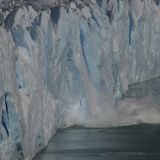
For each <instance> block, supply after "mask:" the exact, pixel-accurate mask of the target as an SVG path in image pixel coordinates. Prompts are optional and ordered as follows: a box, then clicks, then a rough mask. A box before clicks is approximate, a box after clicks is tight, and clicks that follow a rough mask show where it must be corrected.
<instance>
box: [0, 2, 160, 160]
mask: <svg viewBox="0 0 160 160" xmlns="http://www.w3.org/2000/svg"><path fill="white" fill-rule="evenodd" d="M159 4H160V2H159V0H97V1H94V0H92V1H89V0H86V1H78V0H77V1H76V0H74V1H52V0H51V1H40V0H39V1H27V0H26V1H18V0H17V1H9V0H8V1H3V0H1V1H0V8H1V9H2V10H1V12H0V25H1V26H0V119H1V126H0V159H1V160H23V159H25V160H31V159H32V157H33V156H34V155H35V153H37V152H38V151H39V150H40V149H42V148H43V147H44V146H45V145H46V144H47V142H48V139H49V138H50V137H51V136H52V135H53V134H54V133H55V132H56V129H57V128H59V127H64V126H69V125H72V124H77V125H79V124H81V125H90V126H91V124H93V125H94V126H96V124H97V125H98V126H101V125H103V126H104V125H105V126H107V125H112V124H114V125H118V124H121V123H122V124H124V123H135V122H137V121H143V122H156V123H157V122H160V118H159V108H158V107H157V105H153V103H151V102H150V101H149V102H148V100H147V105H145V106H144V105H143V104H142V102H145V101H146V100H144V99H143V100H142V101H139V100H138V102H137V101H136V102H135V101H131V102H130V101H128V100H126V101H125V100H123V101H122V100H120V99H121V97H123V95H125V93H126V91H127V89H128V85H129V84H134V83H137V82H141V81H145V80H148V79H152V78H153V77H158V76H160V63H159V61H160V46H159V44H160V16H159V15H160V6H159ZM48 7H50V8H48ZM147 84H148V83H147ZM149 84H150V83H149ZM156 84H157V85H159V83H158V81H156ZM142 86H143V85H142ZM146 86H147V85H146ZM130 88H131V89H133V87H130ZM130 88H129V89H130ZM142 88H143V87H142ZM151 88H152V87H151ZM130 103H132V105H130ZM144 104H146V103H144ZM155 113H156V114H155ZM152 115H154V119H152V117H153V116H152ZM99 119H100V121H99ZM105 120H106V121H105ZM92 122H93V123H92Z"/></svg>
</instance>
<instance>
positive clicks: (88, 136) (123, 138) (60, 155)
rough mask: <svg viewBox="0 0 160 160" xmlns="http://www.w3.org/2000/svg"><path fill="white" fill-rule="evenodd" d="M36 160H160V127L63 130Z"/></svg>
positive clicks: (144, 125) (138, 126) (142, 126)
mask: <svg viewBox="0 0 160 160" xmlns="http://www.w3.org/2000/svg"><path fill="white" fill-rule="evenodd" d="M34 160H160V125H147V124H141V125H135V126H128V127H117V128H105V129H86V128H74V127H73V128H68V129H61V130H59V131H58V132H57V134H56V135H55V136H54V137H53V138H52V139H51V140H50V143H49V145H48V146H47V147H46V148H45V149H44V150H43V151H41V152H40V153H39V154H38V155H37V157H36V158H35V159H34Z"/></svg>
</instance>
